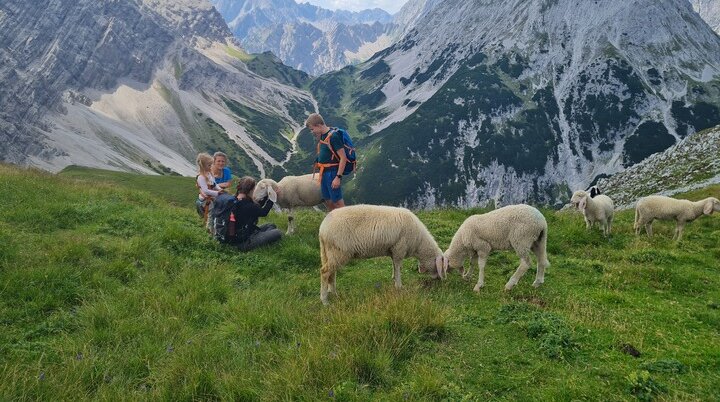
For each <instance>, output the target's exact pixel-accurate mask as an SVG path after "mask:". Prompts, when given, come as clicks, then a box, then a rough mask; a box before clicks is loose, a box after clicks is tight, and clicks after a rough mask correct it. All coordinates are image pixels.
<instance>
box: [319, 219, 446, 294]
mask: <svg viewBox="0 0 720 402" xmlns="http://www.w3.org/2000/svg"><path fill="white" fill-rule="evenodd" d="M318 237H319V239H320V260H321V263H322V267H321V268H320V300H321V301H322V303H323V304H325V305H327V304H328V293H335V292H336V288H335V277H336V272H337V270H338V269H340V268H341V267H342V266H344V265H345V264H347V263H348V262H349V261H350V260H352V259H355V258H372V257H384V256H388V257H391V258H392V261H393V279H394V280H395V287H396V288H398V289H399V288H401V287H402V281H401V280H400V268H401V267H402V261H403V259H405V258H408V257H415V258H417V259H418V271H419V272H430V274H431V275H432V276H433V277H434V278H437V277H438V276H439V277H440V278H444V276H445V275H444V272H445V271H444V270H445V267H446V264H445V261H444V259H443V253H442V250H441V249H440V247H438V245H437V243H436V242H435V239H434V238H433V237H432V235H431V234H430V232H429V231H428V230H427V228H426V227H425V225H424V224H423V223H422V222H421V221H420V219H418V217H417V216H415V214H413V213H412V212H410V211H409V210H407V209H405V208H397V207H388V206H377V205H353V206H348V207H343V208H338V209H335V210H333V211H331V212H330V213H328V214H327V216H326V217H325V219H324V220H323V221H322V223H321V224H320V230H319V234H318Z"/></svg>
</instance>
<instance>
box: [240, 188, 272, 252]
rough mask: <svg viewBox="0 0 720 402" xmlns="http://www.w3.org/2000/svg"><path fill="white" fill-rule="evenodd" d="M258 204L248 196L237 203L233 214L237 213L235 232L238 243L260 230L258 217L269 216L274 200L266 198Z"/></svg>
mask: <svg viewBox="0 0 720 402" xmlns="http://www.w3.org/2000/svg"><path fill="white" fill-rule="evenodd" d="M260 204H261V205H262V206H261V205H258V204H256V203H254V202H253V201H252V200H250V199H248V198H243V199H242V200H238V201H237V202H236V203H235V207H234V208H233V215H235V233H236V241H237V242H238V243H241V242H244V241H245V240H247V239H248V238H249V237H250V235H252V234H253V233H255V232H256V231H258V226H257V222H258V218H259V217H262V216H267V215H268V213H270V209H272V207H273V202H272V201H270V200H268V199H265V201H261V202H260Z"/></svg>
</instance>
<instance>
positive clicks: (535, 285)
mask: <svg viewBox="0 0 720 402" xmlns="http://www.w3.org/2000/svg"><path fill="white" fill-rule="evenodd" d="M542 284H543V283H542V282H533V284H532V285H533V287H534V288H539V287H540V285H542Z"/></svg>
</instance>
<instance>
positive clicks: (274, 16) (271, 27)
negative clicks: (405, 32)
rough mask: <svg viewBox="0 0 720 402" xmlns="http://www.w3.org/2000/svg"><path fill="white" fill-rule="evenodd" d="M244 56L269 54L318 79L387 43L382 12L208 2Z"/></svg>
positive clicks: (284, 1) (288, 2) (256, 1)
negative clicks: (217, 13)
mask: <svg viewBox="0 0 720 402" xmlns="http://www.w3.org/2000/svg"><path fill="white" fill-rule="evenodd" d="M213 4H215V7H216V8H217V9H218V11H220V13H221V14H222V15H223V16H224V18H225V20H226V21H227V23H228V25H229V26H230V29H231V30H232V32H233V34H235V36H236V37H237V38H238V39H239V40H240V43H241V44H242V46H243V47H244V48H245V49H247V50H248V51H250V52H256V53H259V52H265V51H271V52H273V53H274V54H275V55H277V56H278V57H279V58H280V59H281V60H282V61H283V62H284V63H285V64H287V65H289V66H292V67H295V68H298V69H300V70H303V71H305V72H308V73H310V74H312V75H320V74H323V73H326V72H329V71H334V70H338V69H340V68H342V67H344V66H346V65H348V64H352V63H357V62H359V61H364V60H367V59H368V58H369V57H370V56H372V55H373V54H374V53H375V52H377V51H378V50H381V49H383V48H385V47H387V46H389V45H390V43H391V38H390V36H388V33H389V32H390V31H391V30H392V29H393V28H394V25H393V24H392V23H391V22H392V17H391V16H390V15H389V14H388V13H386V12H385V11H383V10H380V9H373V10H364V11H361V12H350V11H343V10H338V11H330V10H326V9H323V8H320V7H316V6H313V5H311V4H308V3H302V4H297V3H296V2H295V1H293V0H213Z"/></svg>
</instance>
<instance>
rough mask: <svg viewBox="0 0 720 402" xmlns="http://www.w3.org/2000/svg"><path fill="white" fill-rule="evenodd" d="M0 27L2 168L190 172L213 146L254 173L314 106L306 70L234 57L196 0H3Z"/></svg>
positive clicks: (232, 46)
mask: <svg viewBox="0 0 720 402" xmlns="http://www.w3.org/2000/svg"><path fill="white" fill-rule="evenodd" d="M0 27H1V29H0V82H2V86H0V140H1V141H0V158H2V160H4V161H7V162H12V163H17V164H26V165H33V166H38V167H41V168H43V169H47V170H51V171H57V170H60V169H62V168H64V167H65V166H67V165H70V164H76V165H83V166H90V167H99V168H108V169H113V170H127V171H139V172H145V173H161V174H163V173H179V174H184V175H191V174H194V172H195V170H196V169H195V167H194V165H195V164H194V159H195V155H196V154H197V153H198V152H199V150H203V151H214V150H218V149H222V150H224V151H225V152H227V154H228V155H229V156H230V161H229V162H230V166H231V167H232V168H233V169H234V170H235V171H242V172H247V173H249V174H254V175H261V174H264V173H265V171H266V170H267V169H269V168H271V167H272V166H274V165H279V164H280V163H281V162H283V161H284V160H285V159H287V158H288V157H289V155H290V153H291V151H292V143H293V142H292V141H291V139H292V138H293V136H294V135H295V133H296V132H297V131H298V130H299V128H300V127H301V122H302V119H303V116H306V115H307V113H309V112H312V111H313V110H315V106H314V104H313V99H312V98H311V96H310V95H309V94H308V93H307V92H305V91H300V90H298V89H297V88H296V86H299V85H302V84H303V83H304V82H305V80H307V79H308V76H307V74H304V73H301V72H299V71H296V70H292V69H290V68H287V67H285V66H283V65H282V64H280V63H279V60H277V58H275V57H273V56H272V55H248V54H247V53H245V52H244V51H243V50H242V49H241V48H240V47H239V45H238V44H237V43H236V42H235V40H234V39H233V38H232V33H231V32H230V31H229V30H228V28H227V25H226V24H225V22H224V21H223V19H222V17H221V16H220V14H219V13H218V12H217V11H216V10H215V9H214V8H213V7H212V5H211V4H210V3H209V2H207V1H200V0H196V1H193V0H172V1H171V0H130V1H103V2H97V1H91V0H80V1H77V2H68V1H62V0H51V1H47V2H26V1H19V0H7V1H3V2H2V3H0ZM268 77H269V78H268ZM298 122H300V123H298Z"/></svg>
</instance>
